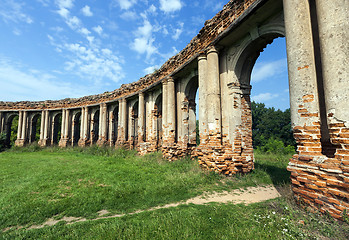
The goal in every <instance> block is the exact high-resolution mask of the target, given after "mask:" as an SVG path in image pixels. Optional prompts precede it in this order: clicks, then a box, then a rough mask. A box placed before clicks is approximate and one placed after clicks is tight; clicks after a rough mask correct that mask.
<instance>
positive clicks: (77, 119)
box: [72, 111, 81, 146]
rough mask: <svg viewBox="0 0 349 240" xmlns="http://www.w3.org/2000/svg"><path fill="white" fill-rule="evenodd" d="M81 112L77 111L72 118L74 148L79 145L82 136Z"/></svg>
mask: <svg viewBox="0 0 349 240" xmlns="http://www.w3.org/2000/svg"><path fill="white" fill-rule="evenodd" d="M80 128H81V111H76V112H74V113H73V116H72V146H76V145H78V143H79V140H80V136H81V129H80Z"/></svg>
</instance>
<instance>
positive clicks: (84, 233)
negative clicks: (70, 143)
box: [0, 146, 349, 239]
mask: <svg viewBox="0 0 349 240" xmlns="http://www.w3.org/2000/svg"><path fill="white" fill-rule="evenodd" d="M37 150H38V149H36V147H35V146H34V147H32V146H29V147H24V148H18V149H17V148H13V149H11V150H10V151H6V152H3V153H1V154H0V165H1V168H0V191H1V193H6V194H0V209H2V211H1V214H0V232H1V230H3V229H6V228H8V227H11V226H25V227H29V226H32V225H33V224H41V223H43V222H45V221H46V220H47V219H49V218H54V219H62V218H63V217H64V216H73V217H85V218H87V219H92V218H96V217H98V214H97V212H98V211H100V210H102V209H105V210H108V211H109V212H110V214H111V215H114V214H118V213H131V212H134V211H136V210H141V209H143V210H146V209H149V208H150V207H154V206H159V205H164V204H167V203H171V202H178V201H183V200H186V199H188V198H190V197H194V196H197V195H199V194H201V193H202V192H207V191H208V192H209V191H212V190H216V191H217V190H231V189H234V188H242V187H246V186H258V185H259V186H260V185H266V184H272V183H273V184H275V185H278V191H279V192H280V193H281V194H282V197H281V198H278V199H275V200H271V201H267V202H264V203H258V204H250V205H247V206H246V205H243V204H237V205H236V204H234V203H227V204H219V203H211V204H206V205H194V204H189V205H180V206H178V207H170V208H166V209H159V210H154V211H144V212H141V213H137V214H132V215H131V214H129V215H126V216H124V217H121V218H110V219H101V220H97V221H86V222H80V223H75V224H72V225H67V224H64V223H63V222H60V223H58V224H56V225H55V226H47V227H44V228H41V229H31V230H28V229H26V228H24V229H17V228H16V227H13V228H11V229H10V230H9V231H6V232H2V233H0V239H1V238H3V239H334V238H336V239H347V238H348V230H349V227H348V224H346V225H344V224H343V225H340V224H338V223H337V222H335V221H333V220H331V219H327V218H324V217H321V216H319V215H316V214H310V213H307V212H305V211H303V210H302V209H300V208H298V207H297V206H296V205H295V204H294V200H293V197H292V195H291V193H290V192H291V190H290V188H289V174H290V173H289V172H288V171H287V170H286V166H287V162H288V158H289V157H290V156H288V155H272V154H265V153H259V152H257V153H256V154H255V157H256V163H255V169H254V170H253V172H252V173H250V174H245V175H236V176H234V177H231V178H226V177H223V176H221V175H218V174H215V173H212V172H211V173H208V172H205V171H202V170H200V168H199V166H198V163H197V161H192V160H190V159H189V158H186V159H183V160H180V161H175V162H168V161H166V160H164V159H162V157H161V154H160V153H153V154H149V155H146V156H144V157H139V156H137V155H136V152H135V151H127V150H124V149H112V148H100V147H97V146H94V147H90V148H64V149H61V148H58V147H53V148H45V149H42V150H40V151H37ZM284 189H286V190H287V194H288V195H287V194H286V195H285V193H284V192H285V190H284ZM300 222H302V223H300Z"/></svg>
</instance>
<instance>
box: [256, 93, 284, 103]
mask: <svg viewBox="0 0 349 240" xmlns="http://www.w3.org/2000/svg"><path fill="white" fill-rule="evenodd" d="M277 97H279V94H272V93H260V94H258V95H256V96H252V100H253V101H256V102H265V101H268V100H271V99H274V98H277Z"/></svg>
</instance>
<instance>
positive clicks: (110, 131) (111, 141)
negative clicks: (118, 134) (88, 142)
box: [108, 106, 115, 146]
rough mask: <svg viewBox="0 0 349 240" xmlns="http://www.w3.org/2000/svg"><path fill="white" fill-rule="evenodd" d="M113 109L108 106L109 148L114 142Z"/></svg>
mask: <svg viewBox="0 0 349 240" xmlns="http://www.w3.org/2000/svg"><path fill="white" fill-rule="evenodd" d="M114 109H115V107H113V106H110V109H109V130H108V133H109V137H108V142H109V146H113V145H114V141H115V119H114Z"/></svg>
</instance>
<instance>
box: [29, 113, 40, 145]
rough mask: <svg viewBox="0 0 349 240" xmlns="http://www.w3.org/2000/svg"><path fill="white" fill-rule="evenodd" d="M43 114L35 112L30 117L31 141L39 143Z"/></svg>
mask: <svg viewBox="0 0 349 240" xmlns="http://www.w3.org/2000/svg"><path fill="white" fill-rule="evenodd" d="M40 130H41V114H39V113H37V114H34V115H33V116H32V117H31V119H30V127H29V131H30V133H29V143H35V142H36V143H37V142H38V141H39V140H40Z"/></svg>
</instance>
